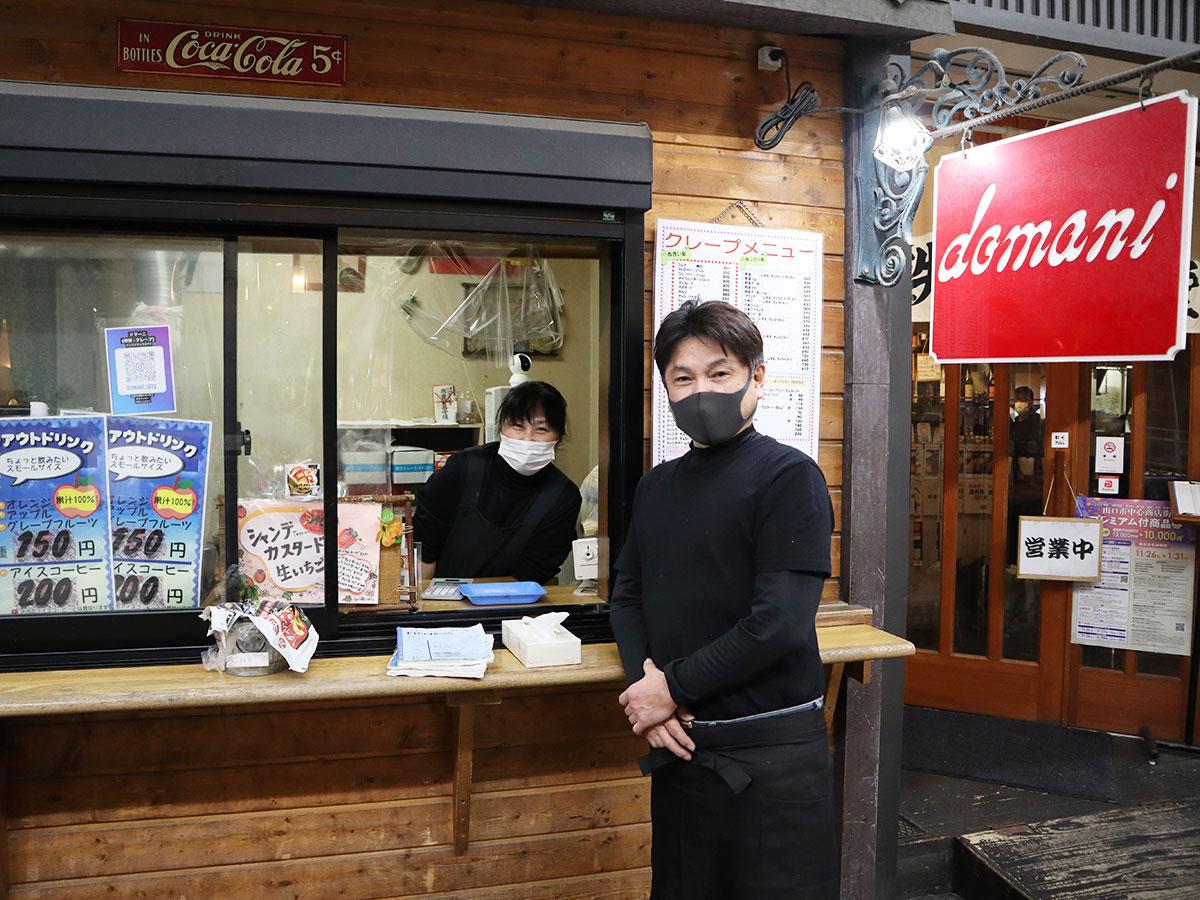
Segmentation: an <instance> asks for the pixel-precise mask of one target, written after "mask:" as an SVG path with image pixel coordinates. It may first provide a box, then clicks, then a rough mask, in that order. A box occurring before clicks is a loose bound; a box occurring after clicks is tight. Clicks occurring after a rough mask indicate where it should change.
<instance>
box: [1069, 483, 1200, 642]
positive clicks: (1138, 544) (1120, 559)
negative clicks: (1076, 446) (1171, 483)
mask: <svg viewBox="0 0 1200 900" xmlns="http://www.w3.org/2000/svg"><path fill="white" fill-rule="evenodd" d="M1076 508H1077V512H1078V514H1079V515H1080V516H1098V517H1100V518H1101V519H1103V520H1104V549H1103V557H1102V558H1103V562H1102V565H1101V573H1100V580H1099V581H1098V582H1096V583H1095V584H1091V585H1087V586H1084V585H1076V586H1075V588H1074V591H1073V593H1074V602H1073V604H1072V606H1073V610H1072V614H1071V640H1072V641H1074V642H1075V643H1076V644H1088V645H1090V646H1093V647H1111V648H1114V649H1120V650H1142V651H1147V652H1151V653H1171V654H1176V655H1178V656H1188V655H1189V654H1190V653H1191V647H1192V594H1193V588H1194V576H1195V565H1196V537H1195V531H1194V530H1193V528H1192V527H1191V526H1189V525H1181V524H1179V523H1178V522H1173V521H1172V520H1171V505H1170V504H1169V503H1165V502H1162V501H1158V500H1119V499H1115V498H1114V499H1104V498H1102V497H1080V498H1078V500H1077V501H1076Z"/></svg>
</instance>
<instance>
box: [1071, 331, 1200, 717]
mask: <svg viewBox="0 0 1200 900" xmlns="http://www.w3.org/2000/svg"><path fill="white" fill-rule="evenodd" d="M1197 356H1198V354H1197V346H1196V340H1195V337H1194V336H1193V338H1192V340H1191V343H1190V346H1189V347H1188V348H1185V349H1184V350H1182V351H1181V352H1180V353H1179V354H1178V355H1177V356H1176V357H1175V359H1174V360H1172V361H1169V362H1145V363H1141V362H1139V363H1096V364H1091V365H1088V366H1084V367H1081V368H1082V369H1083V372H1084V377H1083V378H1082V379H1081V384H1080V387H1081V396H1080V407H1081V410H1082V411H1083V415H1081V419H1082V420H1083V422H1084V423H1086V425H1087V427H1088V431H1087V441H1086V444H1085V445H1084V446H1083V447H1080V448H1079V450H1078V453H1077V459H1078V463H1077V464H1081V465H1084V466H1086V469H1085V470H1084V471H1083V472H1080V473H1079V474H1080V480H1081V481H1085V482H1086V483H1087V484H1088V485H1089V490H1088V494H1089V496H1092V497H1098V498H1101V499H1112V500H1130V501H1148V503H1136V504H1135V505H1133V506H1131V507H1130V509H1131V510H1132V512H1133V513H1136V515H1137V517H1139V518H1140V517H1143V516H1144V519H1145V521H1146V522H1150V523H1152V522H1153V521H1155V520H1156V519H1157V520H1160V521H1169V516H1170V513H1169V505H1168V502H1169V495H1168V483H1169V482H1170V481H1172V480H1186V479H1188V478H1189V477H1190V478H1192V479H1196V478H1197V477H1198V475H1200V460H1198V459H1196V456H1197V454H1196V453H1195V450H1194V449H1190V448H1189V443H1194V437H1190V435H1194V433H1195V431H1196V429H1197V427H1200V422H1197V421H1196V420H1195V419H1194V418H1193V417H1194V416H1196V411H1195V410H1194V405H1193V403H1192V400H1191V398H1192V396H1193V393H1194V391H1195V390H1196V389H1197V386H1198V385H1200V375H1198V371H1197V370H1198V366H1197V363H1198V359H1197ZM1190 423H1191V424H1190ZM1151 504H1154V505H1151ZM1132 543H1133V544H1134V546H1131V547H1126V548H1120V549H1118V552H1122V551H1123V552H1125V553H1126V554H1127V555H1128V566H1129V568H1130V571H1129V574H1128V575H1122V576H1119V577H1121V578H1123V579H1125V580H1126V581H1127V582H1128V587H1127V594H1126V596H1127V598H1128V600H1127V602H1128V603H1130V604H1131V605H1133V606H1136V604H1137V602H1139V601H1138V599H1137V598H1136V597H1135V596H1134V594H1135V593H1136V592H1137V587H1136V581H1137V580H1138V578H1137V576H1138V574H1139V572H1138V571H1134V569H1136V568H1139V567H1141V566H1142V564H1140V563H1139V560H1138V553H1139V552H1140V551H1139V548H1138V546H1137V544H1138V541H1136V540H1134V541H1133V542H1132ZM1141 571H1142V572H1145V571H1147V570H1146V569H1144V568H1142V569H1141ZM1190 575H1191V577H1192V583H1193V586H1194V579H1195V572H1194V568H1193V571H1192V572H1191V573H1190ZM1135 612H1136V609H1135ZM1192 618H1193V623H1192V624H1193V626H1194V613H1193V615H1192ZM1191 669H1192V667H1191V657H1190V655H1180V654H1169V653H1163V652H1156V651H1155V650H1153V649H1148V648H1147V649H1139V650H1127V649H1120V648H1115V647H1111V646H1091V645H1080V644H1073V645H1072V647H1071V653H1070V672H1069V675H1068V679H1069V684H1070V691H1069V697H1068V721H1070V722H1071V723H1072V724H1076V725H1082V726H1086V727H1091V728H1103V729H1106V730H1112V731H1120V732H1125V733H1130V734H1133V733H1137V732H1138V731H1139V730H1140V729H1141V728H1142V727H1143V726H1145V727H1149V728H1150V729H1151V731H1152V732H1153V733H1154V734H1155V735H1156V736H1158V737H1161V738H1165V739H1169V740H1180V739H1183V738H1184V736H1185V734H1184V733H1185V729H1186V723H1187V718H1188V710H1187V706H1188V682H1189V677H1190V675H1191Z"/></svg>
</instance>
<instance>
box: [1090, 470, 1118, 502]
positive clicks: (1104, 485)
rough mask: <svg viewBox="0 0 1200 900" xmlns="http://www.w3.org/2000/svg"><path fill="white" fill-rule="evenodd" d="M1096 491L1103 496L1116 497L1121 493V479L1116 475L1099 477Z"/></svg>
mask: <svg viewBox="0 0 1200 900" xmlns="http://www.w3.org/2000/svg"><path fill="white" fill-rule="evenodd" d="M1096 482H1097V485H1096V490H1097V491H1098V492H1100V493H1101V494H1109V495H1111V496H1114V497H1115V496H1116V495H1117V494H1119V493H1121V479H1120V478H1119V477H1118V476H1116V475H1097V476H1096Z"/></svg>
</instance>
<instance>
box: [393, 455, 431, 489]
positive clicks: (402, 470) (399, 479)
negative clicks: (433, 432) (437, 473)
mask: <svg viewBox="0 0 1200 900" xmlns="http://www.w3.org/2000/svg"><path fill="white" fill-rule="evenodd" d="M432 474H433V451H432V450H426V449H425V448H424V447H393V448H392V484H393V485H402V484H424V483H425V482H426V481H428V480H429V476H430V475H432Z"/></svg>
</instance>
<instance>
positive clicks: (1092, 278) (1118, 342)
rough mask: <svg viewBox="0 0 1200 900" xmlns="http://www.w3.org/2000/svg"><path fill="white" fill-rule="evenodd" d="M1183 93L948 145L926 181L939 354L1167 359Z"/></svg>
mask: <svg viewBox="0 0 1200 900" xmlns="http://www.w3.org/2000/svg"><path fill="white" fill-rule="evenodd" d="M1195 150H1196V99H1195V98H1194V97H1190V96H1188V95H1187V94H1186V93H1184V92H1182V91H1180V92H1177V93H1174V94H1168V95H1166V96H1163V97H1158V98H1155V99H1152V100H1147V101H1146V103H1145V106H1144V107H1143V106H1142V105H1141V104H1138V103H1134V104H1132V105H1130V106H1126V107H1122V108H1121V109H1116V110H1113V111H1112V112H1107V113H1101V114H1099V115H1095V116H1090V117H1088V118H1085V119H1078V120H1076V121H1074V122H1068V123H1065V124H1062V125H1056V126H1054V127H1051V128H1046V129H1043V130H1041V131H1034V132H1029V133H1027V134H1023V135H1019V136H1018V137H1014V138H1009V139H1007V140H1003V141H997V142H995V143H990V144H984V145H982V146H980V147H976V148H974V149H972V150H968V151H966V152H965V153H964V152H951V153H948V154H947V155H946V156H945V157H943V159H942V161H941V162H940V163H939V164H938V167H937V172H936V176H935V180H934V244H933V254H932V259H931V261H930V262H931V267H932V275H933V313H932V319H933V322H932V326H931V335H930V339H931V351H932V353H933V354H934V356H935V357H936V358H937V360H938V361H939V362H942V363H953V362H983V361H988V362H1018V361H1031V362H1032V361H1067V360H1110V359H1169V358H1171V357H1173V356H1174V355H1175V353H1176V351H1178V350H1179V349H1180V348H1181V347H1182V346H1183V344H1184V340H1185V322H1186V318H1187V291H1188V257H1189V255H1190V250H1191V227H1192V192H1193V189H1194V186H1193V177H1194V172H1195Z"/></svg>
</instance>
